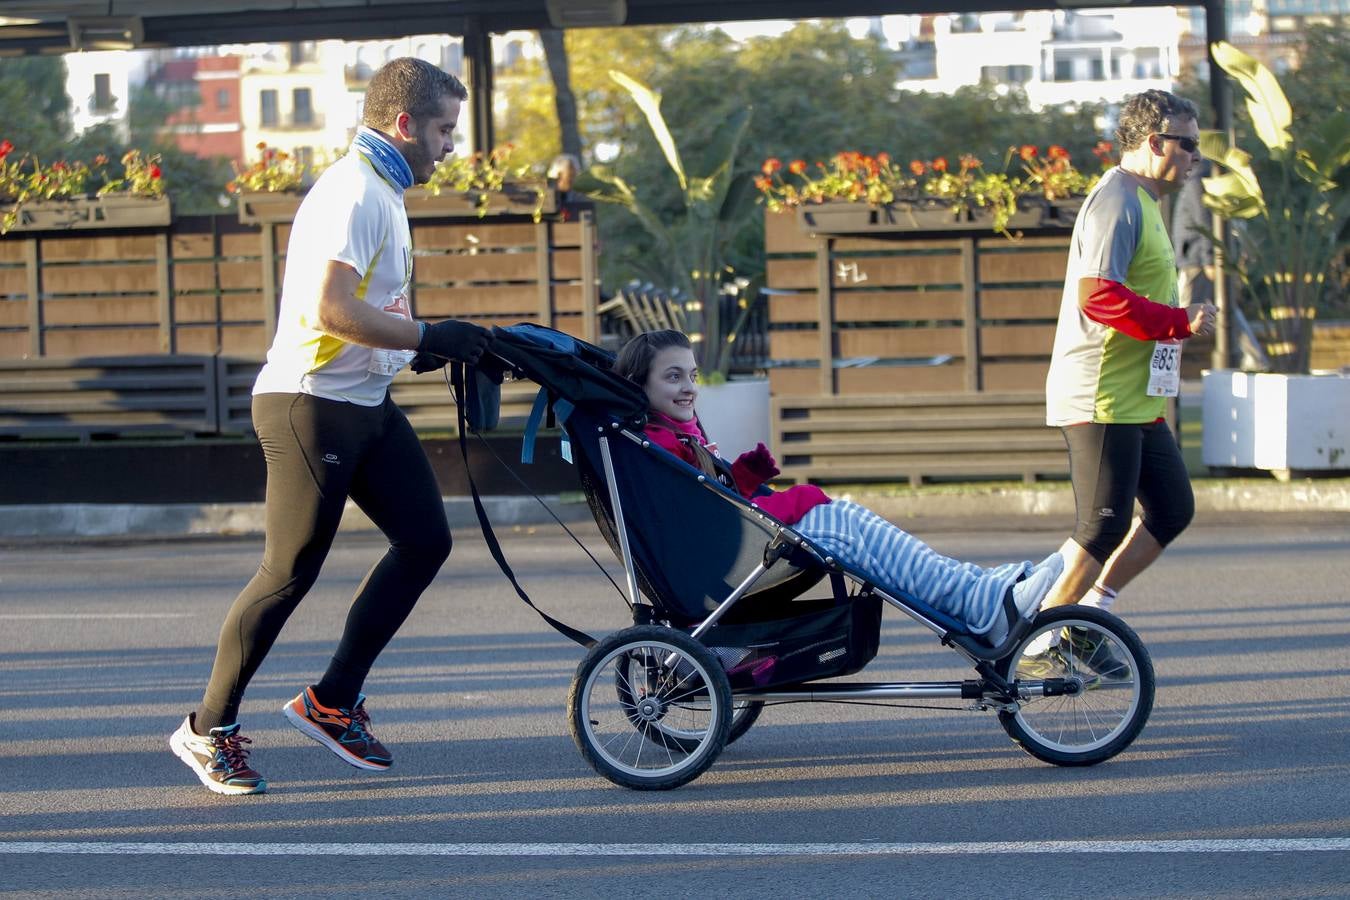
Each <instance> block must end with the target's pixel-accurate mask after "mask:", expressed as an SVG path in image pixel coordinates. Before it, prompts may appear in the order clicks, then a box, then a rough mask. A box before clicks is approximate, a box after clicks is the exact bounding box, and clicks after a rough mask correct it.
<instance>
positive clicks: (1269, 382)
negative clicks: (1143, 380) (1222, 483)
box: [1201, 370, 1350, 479]
mask: <svg viewBox="0 0 1350 900" xmlns="http://www.w3.org/2000/svg"><path fill="white" fill-rule="evenodd" d="M1203 383H1204V401H1203V402H1204V407H1203V426H1204V431H1203V438H1202V441H1201V458H1202V459H1203V461H1204V463H1205V465H1207V466H1211V467H1214V468H1218V469H1265V470H1269V471H1270V472H1271V473H1272V474H1274V475H1275V476H1276V477H1277V478H1281V479H1287V478H1289V477H1290V476H1291V474H1292V475H1297V474H1301V473H1305V472H1331V471H1350V376H1347V375H1341V374H1337V373H1327V374H1313V375H1281V374H1275V373H1259V374H1253V373H1250V372H1237V371H1232V370H1219V371H1210V372H1205V373H1204V382H1203Z"/></svg>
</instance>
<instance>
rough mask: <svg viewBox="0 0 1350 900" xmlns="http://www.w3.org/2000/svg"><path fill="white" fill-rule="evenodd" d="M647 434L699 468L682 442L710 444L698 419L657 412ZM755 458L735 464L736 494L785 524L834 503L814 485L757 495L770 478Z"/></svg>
mask: <svg viewBox="0 0 1350 900" xmlns="http://www.w3.org/2000/svg"><path fill="white" fill-rule="evenodd" d="M645 431H646V434H647V437H649V438H651V441H652V443H653V444H656V445H657V446H658V447H660V448H662V449H663V450H668V451H670V452H671V453H673V454H675V455H676V456H678V457H679V458H680V459H682V460H684V461H685V462H687V463H689V464H690V465H691V466H695V467H697V466H698V458H697V457H696V456H695V455H694V451H693V450H691V449H690V448H689V447H688V446H687V445H685V443H684V442H683V441H681V440H680V435H688V436H689V437H692V438H693V439H695V440H697V441H698V442H699V443H700V444H702V445H704V446H707V444H708V437H707V435H705V434H704V433H703V430H702V429H701V428H699V427H698V422H697V420H692V419H691V420H690V421H688V422H681V421H678V420H676V419H672V418H670V417H669V416H667V415H664V414H662V413H659V412H656V411H654V410H653V411H652V413H651V418H650V419H649V420H648V422H647V427H646V429H645ZM752 456H753V453H742V454H741V455H740V457H738V458H737V459H736V461H735V462H733V463H732V464H731V475H732V478H733V479H735V481H736V491H737V493H739V494H740V495H741V496H742V497H744V498H746V499H747V500H749V501H750V502H751V503H753V504H754V505H755V506H758V507H759V508H760V509H762V510H764V511H765V512H766V513H768V514H769V515H771V516H773V517H774V518H775V519H777V520H778V521H780V522H782V523H783V524H784V525H796V524H797V523H798V522H800V521H801V520H802V516H805V515H806V514H807V513H808V512H809V511H811V510H812V509H814V508H815V507H817V506H820V505H821V504H823V503H829V502H830V498H829V497H828V496H826V494H825V492H824V491H822V490H821V489H820V488H818V487H816V486H815V485H814V484H794V485H793V486H792V487H790V488H788V489H786V490H782V491H774V492H772V493H770V494H764V495H761V496H758V497H757V496H755V491H756V490H758V489H759V487H760V486H761V485H763V484H764V482H765V481H766V480H767V478H766V477H765V476H764V475H762V474H760V473H759V471H758V467H757V466H754V465H752V464H751V463H750V462H749V459H750V457H752Z"/></svg>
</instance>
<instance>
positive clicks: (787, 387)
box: [769, 369, 820, 396]
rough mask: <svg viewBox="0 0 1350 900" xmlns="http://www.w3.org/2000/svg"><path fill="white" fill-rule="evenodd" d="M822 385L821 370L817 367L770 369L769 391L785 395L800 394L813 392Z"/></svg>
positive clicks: (773, 393) (772, 393)
mask: <svg viewBox="0 0 1350 900" xmlns="http://www.w3.org/2000/svg"><path fill="white" fill-rule="evenodd" d="M819 387H820V372H819V370H817V369H770V370H769V393H770V394H771V395H778V394H782V395H784V396H799V395H801V394H807V393H811V392H813V391H816V390H818V389H819Z"/></svg>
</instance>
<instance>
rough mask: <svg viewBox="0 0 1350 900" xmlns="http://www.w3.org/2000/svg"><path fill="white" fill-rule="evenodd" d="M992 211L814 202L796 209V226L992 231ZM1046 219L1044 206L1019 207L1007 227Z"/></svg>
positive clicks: (818, 230) (823, 230)
mask: <svg viewBox="0 0 1350 900" xmlns="http://www.w3.org/2000/svg"><path fill="white" fill-rule="evenodd" d="M993 221H994V218H993V214H992V213H990V212H988V211H987V210H969V209H961V210H955V211H954V210H952V208H951V207H949V206H945V205H935V206H914V205H912V204H905V203H894V204H889V205H886V206H874V205H872V204H869V203H839V202H833V203H813V204H808V205H806V206H800V207H798V208H797V225H798V227H799V228H800V229H801V230H802V231H803V232H804V233H806V234H815V235H868V234H871V235H875V234H884V233H887V232H891V233H893V232H897V231H905V232H922V231H934V232H948V231H989V230H992V228H993ZM1044 221H1045V213H1044V211H1043V210H1042V209H1041V208H1038V207H1037V208H1031V209H1024V210H1023V209H1019V210H1018V211H1017V212H1016V213H1014V214H1013V216H1012V217H1011V218H1010V219H1009V220H1008V224H1007V226H1006V227H1007V229H1008V230H1009V231H1017V230H1020V229H1026V228H1040V227H1042V225H1043V223H1044Z"/></svg>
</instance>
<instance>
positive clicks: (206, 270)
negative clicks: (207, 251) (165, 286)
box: [173, 262, 216, 291]
mask: <svg viewBox="0 0 1350 900" xmlns="http://www.w3.org/2000/svg"><path fill="white" fill-rule="evenodd" d="M173 287H174V290H175V291H211V290H215V287H216V264H215V263H213V262H195V263H185V262H175V263H174V264H173Z"/></svg>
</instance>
